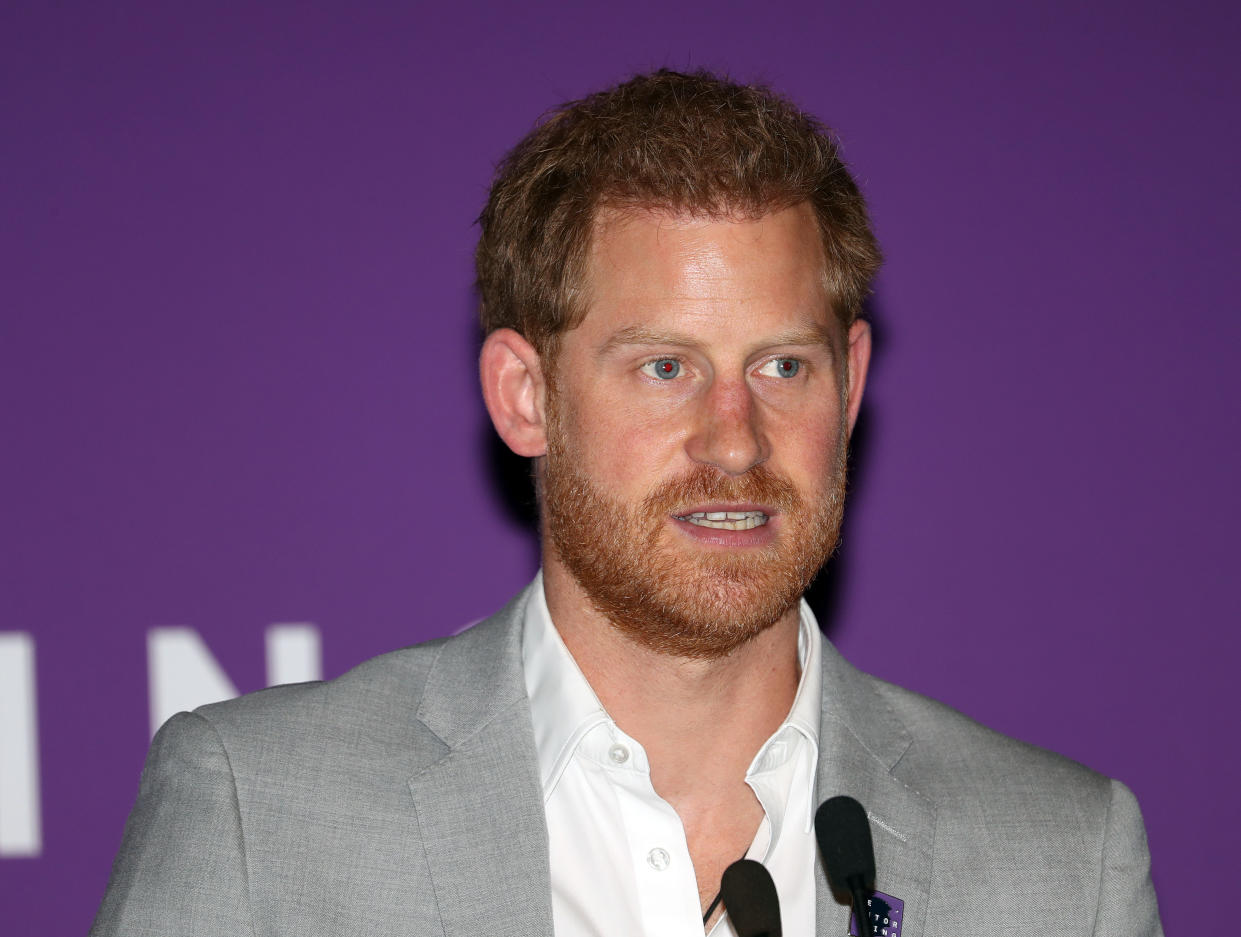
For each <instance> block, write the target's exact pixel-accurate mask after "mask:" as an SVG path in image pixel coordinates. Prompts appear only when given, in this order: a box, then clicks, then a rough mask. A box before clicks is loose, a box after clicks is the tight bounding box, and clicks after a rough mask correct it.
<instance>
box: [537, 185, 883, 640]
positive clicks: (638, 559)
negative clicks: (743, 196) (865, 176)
mask: <svg viewBox="0 0 1241 937" xmlns="http://www.w3.org/2000/svg"><path fill="white" fill-rule="evenodd" d="M585 279H586V283H585V286H586V290H587V304H588V312H587V314H586V316H585V318H584V320H583V322H582V324H581V325H579V326H578V327H577V328H575V329H573V330H571V331H569V332H567V333H565V334H564V335H563V336H562V337H561V342H560V347H559V352H558V354H557V357H556V360H555V362H554V366H553V367H552V368H551V369H550V373H549V374H548V375H547V381H548V391H547V433H548V438H547V456H546V460H545V463H544V465H543V469H542V471H543V492H544V511H545V526H546V534H547V537H546V539H547V540H549V541H550V542H548V543H546V544H545V549H546V550H547V551H548V554H549V558H551V559H553V561H554V560H555V559H559V560H560V561H561V562H563V564H564V565H565V567H566V568H567V569H568V571H569V573H570V574H571V575H572V576H573V578H574V579H575V580H576V581H577V583H578V584H579V585H580V586H581V587H582V589H583V591H584V592H585V593H586V595H587V597H588V598H589V599H590V600H591V602H592V603H593V604H594V605H595V607H596V608H598V609H599V610H600V611H601V612H602V613H603V614H604V615H606V616H607V617H608V618H609V619H610V620H611V621H612V622H613V623H614V624H615V625H616V626H617V627H619V628H621V629H622V630H623V631H625V632H626V633H628V634H629V635H630V636H632V637H633V638H635V639H636V640H638V641H639V642H641V643H643V644H645V645H647V646H650V647H652V648H655V649H657V650H660V651H663V652H666V653H671V654H676V655H679V656H685V657H696V658H712V657H719V656H723V655H725V654H727V653H728V652H729V651H731V650H732V649H733V648H735V647H737V646H738V645H740V644H741V643H743V642H744V641H746V640H748V639H749V638H751V637H753V636H754V635H756V634H758V633H759V632H760V631H762V630H763V629H764V628H766V627H768V626H770V625H771V624H773V623H774V622H775V621H777V620H778V619H780V618H781V616H783V615H785V614H788V613H789V612H790V609H792V608H793V607H794V605H795V603H796V602H797V600H798V598H799V597H800V596H801V594H802V592H803V591H804V590H805V588H806V586H807V585H808V584H809V582H810V580H811V578H813V576H814V574H815V573H816V572H817V571H818V569H819V567H820V566H821V565H822V564H823V562H824V561H825V560H826V559H827V557H828V555H829V553H830V552H831V550H832V549H833V548H834V546H835V544H836V540H837V537H838V534H839V528H840V517H841V510H842V507H843V499H844V482H845V478H844V475H845V447H846V442H847V439H848V433H849V431H850V429H851V428H852V419H853V417H854V416H855V415H856V398H857V397H859V396H860V391H861V379H862V377H863V376H864V373H865V367H866V355H867V353H868V350H869V342H868V336H867V334H866V333H865V326H864V325H862V324H859V325H858V326H855V327H854V329H853V331H852V332H851V333H850V335H849V336H848V337H842V336H841V335H840V334H839V326H838V324H837V323H836V321H835V318H834V317H833V315H832V313H831V311H830V309H829V304H828V298H827V292H826V285H825V281H824V266H823V254H822V248H821V245H820V241H819V232H818V228H817V226H816V224H815V220H814V216H813V214H812V213H811V212H810V210H809V209H808V207H806V206H804V205H802V206H795V207H793V208H790V209H786V210H783V211H779V212H774V213H771V214H768V215H765V216H763V217H762V218H760V219H758V220H744V221H708V220H701V219H692V218H687V217H682V216H674V215H669V214H666V213H661V212H653V211H633V212H628V213H624V214H607V215H604V216H603V217H602V218H601V219H600V222H599V224H598V226H597V228H596V231H595V237H594V241H593V245H592V250H591V255H590V258H589V263H588V268H587V276H586V278H585ZM850 358H852V359H853V361H852V367H853V370H854V374H853V375H851V377H852V379H853V380H852V383H853V384H855V385H856V388H855V389H853V390H852V393H850V394H848V396H850V397H852V398H853V400H854V402H853V408H852V409H850V408H849V407H847V406H846V403H845V400H846V396H847V395H846V391H849V390H850V388H849V387H848V386H847V385H846V384H845V383H843V382H844V380H845V376H846V373H847V370H848V368H849V364H850Z"/></svg>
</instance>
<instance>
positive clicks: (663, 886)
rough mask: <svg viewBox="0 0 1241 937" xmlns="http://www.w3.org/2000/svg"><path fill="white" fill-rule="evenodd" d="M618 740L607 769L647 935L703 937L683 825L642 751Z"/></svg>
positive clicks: (629, 743) (628, 740)
mask: <svg viewBox="0 0 1241 937" xmlns="http://www.w3.org/2000/svg"><path fill="white" fill-rule="evenodd" d="M617 734H618V736H620V737H617V738H615V740H614V742H613V744H612V745H611V746H609V749H608V752H607V755H606V758H605V762H604V763H605V766H606V770H607V771H608V777H609V779H610V780H611V782H612V784H613V785H614V787H615V790H616V802H617V806H618V808H619V810H620V814H621V819H622V824H623V826H624V829H625V834H626V837H627V840H628V842H627V847H628V851H629V860H630V867H631V868H632V870H633V877H634V883H635V885H636V886H637V887H636V891H637V895H638V904H639V906H640V909H641V915H640V917H641V921H642V930H643V933H644V934H647V935H649V937H702V912H701V911H700V910H699V903H698V886H697V881H696V879H695V877H694V866H693V862H692V861H691V859H690V855H689V845H688V843H687V842H686V839H685V830H684V827H682V825H681V819H680V817H678V816H677V813H676V811H675V810H673V809H672V807H671V806H670V805H669V804H668V803H667V802H666V801H665V800H664V799H663V798H661V797H660V796H659V795H658V794H657V793H656V792H655V789H654V787H653V786H652V784H651V777H650V769H649V766H648V764H647V761H646V754H645V752H643V750H642V747H641V746H640V745H639V744H638V743H637V742H635V741H633V740H632V739H629V738H627V737H624V736H623V734H622V733H619V730H618V733H617Z"/></svg>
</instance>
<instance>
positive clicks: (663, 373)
mask: <svg viewBox="0 0 1241 937" xmlns="http://www.w3.org/2000/svg"><path fill="white" fill-rule="evenodd" d="M648 368H649V369H650V370H649V371H648V372H647V373H649V374H653V375H654V376H655V377H657V378H660V379H661V380H664V381H670V380H672V378H674V377H676V376H677V375H678V374H680V373H681V362H679V361H677V360H676V358H660V359H659V360H657V361H651V362H649V363H648V364H646V365H644V366H643V370H646V369H648Z"/></svg>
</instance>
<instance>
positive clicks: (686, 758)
mask: <svg viewBox="0 0 1241 937" xmlns="http://www.w3.org/2000/svg"><path fill="white" fill-rule="evenodd" d="M543 585H544V591H545V593H546V595H547V605H548V610H549V611H550V612H551V617H552V621H553V622H554V623H555V626H556V629H557V631H559V632H560V636H561V638H562V639H563V640H564V643H565V646H566V647H567V648H568V649H569V653H571V654H572V655H573V658H574V660H575V661H576V662H577V665H578V667H580V668H581V671H582V673H583V675H585V677H586V679H587V681H588V682H589V683H590V685H591V688H592V689H593V690H594V691H595V694H596V695H597V696H598V697H599V701H600V702H601V703H602V704H603V706H604V708H605V709H606V710H607V712H608V714H609V715H610V716H611V717H612V719H614V720H615V721H616V724H617V725H618V726H619V727H620V728H621V729H622V730H623V731H624V732H625V733H626V734H628V735H630V736H632V737H633V738H635V739H637V740H638V742H640V743H641V744H642V747H643V748H644V749H645V750H646V753H647V757H648V759H649V761H650V764H651V781H652V784H653V785H654V787H655V790H656V791H657V792H658V793H659V794H660V796H662V797H663V798H664V799H665V800H667V801H668V802H669V803H671V804H673V806H678V804H684V805H686V806H688V805H690V804H692V803H693V802H695V801H703V802H709V801H711V800H712V799H713V797H714V796H716V795H717V794H720V793H722V792H723V791H725V790H727V789H729V788H733V787H735V785H736V784H738V783H741V782H743V781H744V777H745V772H746V769H747V768H748V767H749V765H750V762H751V761H752V760H753V758H754V756H755V755H756V754H757V752H758V750H759V748H761V747H762V745H763V743H764V742H765V741H766V740H767V739H768V738H769V737H770V736H771V734H772V733H773V732H775V730H776V729H777V728H779V726H780V724H781V723H782V722H783V721H784V719H785V717H786V716H787V715H788V712H789V710H790V709H791V708H792V705H793V697H794V695H795V694H796V692H797V683H798V678H799V669H798V661H797V632H798V624H799V615H798V610H797V608H796V607H793V608H791V609H789V610H788V611H787V612H785V614H783V615H782V616H781V617H780V618H779V619H777V620H776V621H774V622H773V623H772V624H771V626H770V627H768V628H767V629H765V630H764V631H762V632H761V633H760V634H759V635H757V636H756V637H755V638H754V639H752V640H750V641H748V642H746V643H745V644H743V645H741V646H740V647H738V648H736V649H735V650H734V651H732V652H731V653H730V654H728V655H727V656H725V657H721V658H718V659H712V660H698V659H687V658H683V657H675V656H672V655H669V654H666V653H663V652H661V651H656V650H653V649H651V648H649V647H646V646H645V645H642V644H640V643H638V642H637V641H635V640H634V639H633V638H631V637H630V636H629V635H628V634H626V633H624V632H622V631H620V630H619V629H617V628H616V627H615V626H613V625H612V623H611V622H610V621H608V620H607V618H605V617H604V616H603V615H601V614H600V613H599V612H598V611H597V610H596V609H595V608H594V607H593V605H592V604H591V603H590V601H589V599H588V598H587V597H586V595H585V593H583V592H582V590H581V587H580V586H578V584H577V582H576V580H574V579H573V577H572V576H571V575H570V574H569V572H568V570H567V569H565V568H564V566H563V565H561V564H560V563H558V562H556V560H555V558H554V556H547V557H546V561H545V563H544V571H543Z"/></svg>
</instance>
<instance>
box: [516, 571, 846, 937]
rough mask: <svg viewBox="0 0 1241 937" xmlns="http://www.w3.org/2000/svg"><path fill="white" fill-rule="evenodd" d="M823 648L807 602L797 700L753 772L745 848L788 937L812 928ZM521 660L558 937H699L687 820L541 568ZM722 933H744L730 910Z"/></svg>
mask: <svg viewBox="0 0 1241 937" xmlns="http://www.w3.org/2000/svg"><path fill="white" fill-rule="evenodd" d="M821 644H822V637H821V635H820V634H819V627H818V624H817V622H816V621H815V618H814V615H813V613H812V612H811V611H810V608H809V606H807V605H806V603H805V602H804V601H803V602H802V603H801V622H800V628H799V631H798V639H797V654H798V662H799V664H800V666H801V678H800V681H799V683H798V686H797V695H796V697H795V698H794V700H793V708H792V709H791V710H790V711H789V714H788V717H787V718H786V719H785V720H784V722H783V724H782V725H781V726H780V728H778V729H777V730H776V731H775V733H774V734H773V735H772V736H771V738H769V739H768V740H767V741H766V743H764V745H763V747H762V748H760V749H759V751H758V754H757V755H755V757H754V760H753V762H751V764H750V767H749V770H748V771H747V772H746V783H747V784H749V785H750V787H751V788H752V789H753V791H754V793H755V795H756V796H757V798H758V801H759V803H760V804H761V805H762V808H763V820H762V823H761V824H760V825H759V829H758V833H757V835H756V836H755V838H754V842H753V843H752V844H751V846H750V849H749V852H748V853H747V856H748V857H749V858H751V859H757V860H758V861H760V862H762V863H763V865H765V866H766V867H767V870H768V871H769V872H770V873H771V876H772V878H773V879H774V880H775V883H776V889H777V891H778V893H779V896H780V912H781V919H782V923H783V928H784V933H785V934H788V935H789V937H809V935H811V934H813V933H814V914H815V900H814V864H815V861H816V853H815V848H816V847H815V842H814V834H813V811H814V788H815V772H816V766H817V763H818V738H819V712H820V693H821V684H822V674H821V671H820V665H819V657H820V653H821ZM522 663H523V666H524V668H525V679H526V690H527V692H528V693H529V696H530V709H531V713H532V715H533V718H534V739H535V746H536V748H537V750H538V761H539V771H540V775H541V778H542V782H543V799H544V807H545V810H546V814H547V831H548V839H549V843H550V860H551V880H552V917H553V921H554V924H555V932H556V935H557V937H636V935H647V937H702V934H703V925H702V910H701V908H700V906H699V899H698V884H697V881H696V879H695V877H694V868H693V864H692V863H691V861H690V855H689V847H688V845H687V843H686V840H685V831H684V829H683V828H682V826H681V820H680V818H679V817H678V816H677V814H676V811H675V810H673V809H672V807H671V806H670V805H669V804H668V803H667V802H666V801H665V800H664V799H663V798H661V797H660V796H659V795H658V794H656V793H655V789H654V787H652V786H651V774H650V764H649V762H648V761H647V757H646V752H645V751H644V750H643V748H642V746H641V745H640V744H638V742H637V741H636V740H634V739H632V738H630V737H629V736H628V735H626V734H625V733H624V732H622V731H621V730H620V729H619V728H618V727H617V725H616V723H615V722H613V721H612V719H611V718H610V717H609V716H608V714H607V713H606V712H605V711H604V709H603V706H602V705H601V704H600V703H599V699H598V697H597V696H595V693H594V691H593V690H592V689H591V688H590V684H589V683H587V682H586V678H585V677H584V676H583V675H582V672H581V670H580V669H578V666H577V663H576V661H574V659H573V657H572V655H571V654H570V653H569V651H568V649H567V648H566V647H565V645H564V642H563V641H562V640H561V638H560V634H559V632H557V631H556V629H555V627H554V626H553V625H552V621H551V615H550V614H549V612H548V610H547V598H546V596H545V594H544V592H543V577H542V573H540V574H539V576H538V577H537V578H536V580H535V583H534V588H533V589H532V590H531V593H530V601H529V602H528V603H527V605H526V613H525V622H524V631H523V635H522ZM738 858H740V857H738ZM712 884H715V883H712ZM716 887H718V885H717V886H716ZM711 937H735V933H734V931H733V928H732V923H731V922H730V921H729V920H728V917H727V915H725V916H724V917H723V918H722V919H721V920H720V921H719V922H718V923H717V924H716V926H715V927H714V928H713V929H712V931H711Z"/></svg>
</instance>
